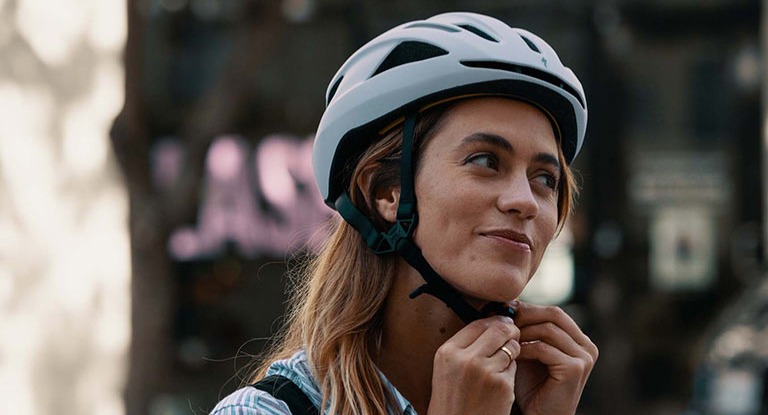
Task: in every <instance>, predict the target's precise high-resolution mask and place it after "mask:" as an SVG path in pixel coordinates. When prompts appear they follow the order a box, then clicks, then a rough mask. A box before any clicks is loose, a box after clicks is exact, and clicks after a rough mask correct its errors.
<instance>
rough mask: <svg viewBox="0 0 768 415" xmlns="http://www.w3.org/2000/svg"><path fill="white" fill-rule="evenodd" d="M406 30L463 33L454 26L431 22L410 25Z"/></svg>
mask: <svg viewBox="0 0 768 415" xmlns="http://www.w3.org/2000/svg"><path fill="white" fill-rule="evenodd" d="M405 28H406V29H417V28H418V29H437V30H442V31H444V32H449V33H456V32H460V31H461V30H459V29H456V28H454V27H452V26H447V25H444V24H437V23H430V22H416V23H413V24H409V25H408V26H406V27H405Z"/></svg>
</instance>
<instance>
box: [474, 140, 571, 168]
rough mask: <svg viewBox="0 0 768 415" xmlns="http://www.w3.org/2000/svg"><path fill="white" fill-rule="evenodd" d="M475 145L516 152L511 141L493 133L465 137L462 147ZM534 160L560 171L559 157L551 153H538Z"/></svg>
mask: <svg viewBox="0 0 768 415" xmlns="http://www.w3.org/2000/svg"><path fill="white" fill-rule="evenodd" d="M475 143H486V144H490V145H492V146H495V147H498V148H500V149H501V150H504V151H506V152H509V153H513V152H514V151H515V149H514V147H512V144H510V142H509V141H507V140H506V139H505V138H504V137H502V136H500V135H497V134H492V133H483V132H479V133H474V134H470V135H468V136H466V137H464V139H463V140H461V147H466V146H468V145H471V144H475ZM534 159H535V160H536V161H537V162H540V163H545V164H550V165H552V166H553V167H555V168H556V169H558V170H559V169H560V168H561V166H560V162H559V161H558V160H557V157H556V156H555V155H553V154H550V153H538V154H536V157H534Z"/></svg>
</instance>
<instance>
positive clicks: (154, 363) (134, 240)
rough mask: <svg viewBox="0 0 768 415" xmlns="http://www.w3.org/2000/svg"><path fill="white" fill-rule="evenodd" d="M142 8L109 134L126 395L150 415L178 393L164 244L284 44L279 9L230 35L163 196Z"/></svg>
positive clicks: (132, 22) (135, 411) (252, 14)
mask: <svg viewBox="0 0 768 415" xmlns="http://www.w3.org/2000/svg"><path fill="white" fill-rule="evenodd" d="M140 3H142V1H141V0H128V2H127V7H128V13H127V15H128V37H127V41H126V48H125V104H124V107H123V109H122V111H121V113H120V114H119V115H118V117H117V118H116V119H115V122H114V124H113V127H112V131H111V139H112V146H113V149H114V153H115V155H116V157H117V160H118V163H119V165H120V168H121V170H122V172H123V178H124V181H125V186H126V187H127V190H128V197H129V228H130V235H131V266H132V271H131V272H132V278H131V331H132V333H131V346H130V352H129V360H128V376H127V383H126V389H125V395H124V396H125V404H126V414H127V415H146V414H148V413H150V407H151V403H152V400H153V399H154V398H156V397H157V396H158V395H161V394H163V393H172V392H173V391H174V390H175V388H174V384H175V374H174V370H173V369H174V359H175V351H174V339H173V316H174V307H175V299H174V295H175V292H176V286H175V284H176V283H175V281H174V275H173V268H172V266H173V263H172V260H171V258H170V257H169V255H168V250H167V242H168V239H169V236H170V235H171V233H172V232H173V230H174V229H175V228H176V227H178V226H179V225H181V224H183V223H188V222H191V221H194V218H195V214H196V210H197V205H198V201H199V197H200V187H201V186H200V184H201V181H202V177H203V173H204V164H205V157H206V154H207V151H208V147H209V146H210V144H211V141H212V140H213V138H215V137H216V136H217V135H218V134H221V133H223V132H232V131H233V130H235V125H236V124H237V123H238V120H239V119H240V118H241V117H244V116H246V117H247V116H251V117H253V114H248V113H246V112H245V111H246V108H247V107H248V106H247V105H245V102H248V100H249V99H252V98H253V95H254V93H257V92H254V91H252V90H249V88H248V80H249V78H251V77H253V76H254V73H255V72H256V71H257V70H258V68H259V66H260V64H261V62H265V61H267V59H266V58H265V57H266V56H268V55H269V54H270V53H271V52H272V49H273V48H274V47H275V46H276V45H277V44H278V43H279V42H277V40H278V39H279V38H280V36H281V34H282V33H283V29H284V23H283V21H282V19H281V18H280V15H279V8H278V6H279V4H278V3H277V2H269V5H268V6H265V5H263V4H258V5H256V6H251V7H249V8H248V9H246V10H245V12H244V14H243V17H242V19H240V20H239V21H238V22H237V23H236V27H235V28H234V30H233V31H232V33H233V34H232V36H233V37H234V39H233V45H234V46H233V51H232V54H231V59H230V60H229V61H228V62H227V65H226V66H225V67H224V69H223V70H222V71H221V73H220V74H219V77H218V80H217V82H215V83H214V84H213V86H212V87H211V88H210V89H209V90H208V91H207V92H206V93H205V94H203V96H202V97H200V98H199V99H198V100H197V101H196V102H193V103H191V104H190V109H191V110H190V111H189V112H186V114H188V115H186V116H185V118H184V119H182V120H179V122H178V125H179V128H178V131H177V132H176V137H177V138H178V139H179V140H180V141H181V142H182V144H183V146H184V153H185V157H184V160H183V162H182V166H181V172H180V174H179V179H178V180H177V182H176V183H175V184H174V186H173V187H172V188H171V189H170V190H166V191H165V192H159V191H158V190H157V189H155V188H154V186H153V183H152V175H151V165H150V156H151V154H150V151H151V147H152V138H153V134H152V132H151V131H150V127H149V125H148V119H149V113H150V111H151V109H150V108H147V105H146V99H145V96H144V93H143V91H144V90H145V89H144V88H145V86H144V84H143V80H142V70H143V68H144V67H145V65H144V59H145V54H144V51H143V45H145V44H146V42H147V39H145V33H146V28H147V25H148V22H147V17H146V16H145V15H144V14H143V13H142V12H141V9H140V7H141V6H140ZM249 4H250V3H249ZM150 41H151V39H150Z"/></svg>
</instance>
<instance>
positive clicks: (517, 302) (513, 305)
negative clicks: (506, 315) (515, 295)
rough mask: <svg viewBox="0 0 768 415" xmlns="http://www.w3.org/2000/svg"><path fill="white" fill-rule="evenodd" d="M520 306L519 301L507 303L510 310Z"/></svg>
mask: <svg viewBox="0 0 768 415" xmlns="http://www.w3.org/2000/svg"><path fill="white" fill-rule="evenodd" d="M519 305H520V301H517V300H512V301H510V302H509V306H510V307H512V308H515V307H518V306H519Z"/></svg>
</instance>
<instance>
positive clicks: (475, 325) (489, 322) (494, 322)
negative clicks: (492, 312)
mask: <svg viewBox="0 0 768 415" xmlns="http://www.w3.org/2000/svg"><path fill="white" fill-rule="evenodd" d="M498 326H511V327H514V322H513V321H512V319H511V318H509V317H501V316H492V317H488V318H483V319H480V320H475V321H473V322H471V323H469V324H467V325H466V326H465V327H464V328H462V329H461V330H459V331H458V332H457V333H456V334H454V335H453V337H451V338H450V339H449V340H448V341H447V342H446V344H450V345H452V346H454V347H458V348H461V349H466V348H468V347H469V346H470V345H472V344H474V343H475V342H477V340H478V339H479V338H480V336H481V335H483V334H484V333H485V332H487V331H488V330H489V329H490V328H491V327H497V328H496V329H494V330H496V331H498V330H499V328H498ZM501 330H504V329H501ZM506 340H507V339H504V340H503V341H500V342H498V343H497V346H496V348H495V349H493V350H489V351H488V353H487V354H485V355H484V356H490V355H491V353H490V352H491V351H496V349H498V348H499V347H501V346H502V345H503V344H504V343H505V342H506Z"/></svg>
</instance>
